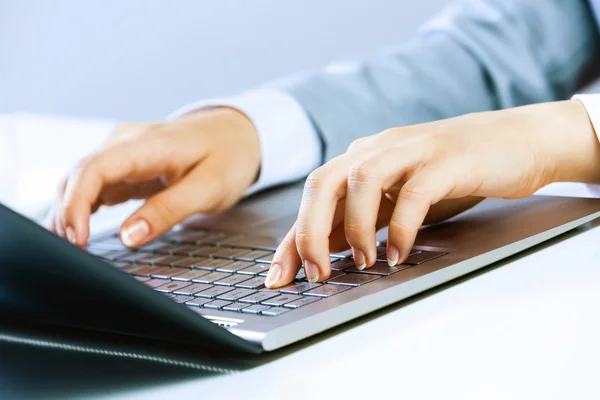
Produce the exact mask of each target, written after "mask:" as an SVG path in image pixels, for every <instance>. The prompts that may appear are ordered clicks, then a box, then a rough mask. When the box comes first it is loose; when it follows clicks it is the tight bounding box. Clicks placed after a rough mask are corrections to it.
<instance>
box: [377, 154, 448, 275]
mask: <svg viewBox="0 0 600 400" xmlns="http://www.w3.org/2000/svg"><path fill="white" fill-rule="evenodd" d="M451 170H452V169H451V168H448V166H443V167H442V166H439V165H438V166H429V167H426V168H424V169H422V170H421V171H419V172H418V173H416V174H415V175H414V176H412V177H411V178H410V179H409V180H408V181H407V182H406V184H404V186H403V187H402V189H401V190H400V193H399V194H398V199H397V201H396V206H395V208H394V213H393V215H392V218H391V220H390V226H389V232H388V247H387V258H388V264H389V265H390V266H395V265H397V264H398V263H399V262H403V261H404V260H405V259H406V258H407V257H408V255H409V252H410V250H411V249H412V246H413V244H414V242H415V238H416V236H417V232H418V231H419V228H420V227H421V225H423V221H424V220H425V217H426V216H427V213H428V211H429V209H430V207H431V205H433V204H435V203H437V202H439V201H440V200H442V199H443V198H445V197H447V196H449V195H450V194H452V192H453V191H454V189H455V179H454V176H452V173H450V172H449V171H451Z"/></svg>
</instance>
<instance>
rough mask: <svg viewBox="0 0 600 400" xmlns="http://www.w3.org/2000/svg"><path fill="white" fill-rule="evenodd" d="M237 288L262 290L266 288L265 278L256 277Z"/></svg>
mask: <svg viewBox="0 0 600 400" xmlns="http://www.w3.org/2000/svg"><path fill="white" fill-rule="evenodd" d="M235 286H236V287H241V288H248V289H262V288H264V287H265V278H263V277H262V276H255V277H254V278H250V279H248V280H247V281H244V282H240V283H238V284H236V285H235Z"/></svg>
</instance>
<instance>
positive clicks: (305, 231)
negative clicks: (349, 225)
mask: <svg viewBox="0 0 600 400" xmlns="http://www.w3.org/2000/svg"><path fill="white" fill-rule="evenodd" d="M351 162H352V158H351V157H350V156H348V155H342V156H339V157H337V158H334V159H333V160H331V161H330V162H328V163H327V164H325V165H324V166H322V167H321V168H319V169H317V170H315V171H314V172H313V173H311V174H310V176H309V178H308V179H307V180H306V184H305V186H304V193H303V196H302V204H301V206H300V212H299V213H298V220H297V222H296V247H297V249H298V253H299V255H300V258H301V259H302V260H303V264H304V271H305V273H306V278H307V279H308V280H310V281H313V282H317V281H319V280H323V279H327V278H328V277H329V275H330V273H331V264H330V261H329V235H330V234H331V230H332V228H333V222H334V221H333V220H334V216H335V212H336V208H337V205H338V201H339V199H342V198H344V196H345V194H346V179H347V176H348V170H349V169H350V165H351Z"/></svg>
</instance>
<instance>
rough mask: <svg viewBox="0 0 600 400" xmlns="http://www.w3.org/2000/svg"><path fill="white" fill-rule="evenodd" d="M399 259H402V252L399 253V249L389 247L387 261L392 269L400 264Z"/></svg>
mask: <svg viewBox="0 0 600 400" xmlns="http://www.w3.org/2000/svg"><path fill="white" fill-rule="evenodd" d="M398 257H400V252H398V249H397V248H396V247H395V246H388V249H387V259H388V265H389V266H390V267H395V266H396V264H398Z"/></svg>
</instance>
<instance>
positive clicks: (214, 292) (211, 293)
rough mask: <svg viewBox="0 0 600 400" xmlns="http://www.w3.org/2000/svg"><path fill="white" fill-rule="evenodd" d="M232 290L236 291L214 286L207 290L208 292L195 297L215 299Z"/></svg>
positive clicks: (205, 291) (204, 291) (199, 293)
mask: <svg viewBox="0 0 600 400" xmlns="http://www.w3.org/2000/svg"><path fill="white" fill-rule="evenodd" d="M232 290H234V289H233V288H232V287H229V286H213V287H212V288H210V289H206V290H203V291H201V292H198V293H196V294H195V296H196V297H204V298H210V299H214V298H216V297H217V296H220V295H222V294H223V293H227V292H231V291H232Z"/></svg>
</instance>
